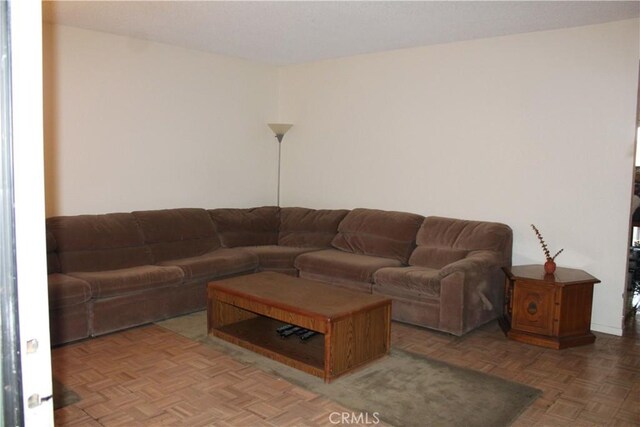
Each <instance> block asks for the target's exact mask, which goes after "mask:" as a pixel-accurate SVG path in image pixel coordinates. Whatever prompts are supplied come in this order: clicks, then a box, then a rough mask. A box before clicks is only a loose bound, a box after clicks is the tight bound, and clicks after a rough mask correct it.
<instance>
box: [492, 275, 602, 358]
mask: <svg viewBox="0 0 640 427" xmlns="http://www.w3.org/2000/svg"><path fill="white" fill-rule="evenodd" d="M502 270H503V271H504V273H505V275H506V282H505V308H504V317H503V318H502V320H501V322H500V325H501V326H502V328H503V330H504V331H505V334H506V335H507V337H509V338H510V339H513V340H515V341H520V342H524V343H527V344H533V345H539V346H542V347H549V348H554V349H562V348H566V347H574V346H578V345H583V344H591V343H593V342H594V341H595V339H596V337H595V336H594V335H593V334H592V333H591V330H590V328H591V304H592V299H593V285H594V284H596V283H600V280H598V279H596V278H595V277H593V276H592V275H590V274H588V273H586V272H584V271H582V270H576V269H572V268H563V267H558V268H557V270H556V272H555V273H554V274H545V271H544V267H543V266H542V265H522V266H514V267H503V268H502Z"/></svg>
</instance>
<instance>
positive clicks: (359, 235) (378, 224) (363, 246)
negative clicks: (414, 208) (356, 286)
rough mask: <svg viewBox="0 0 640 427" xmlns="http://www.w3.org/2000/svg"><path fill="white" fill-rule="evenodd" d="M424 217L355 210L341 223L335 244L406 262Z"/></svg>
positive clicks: (348, 250) (347, 250) (343, 247)
mask: <svg viewBox="0 0 640 427" xmlns="http://www.w3.org/2000/svg"><path fill="white" fill-rule="evenodd" d="M423 220H424V217H423V216H421V215H417V214H412V213H406V212H393V211H381V210H376V209H354V210H352V211H351V212H349V213H348V214H347V216H345V218H344V219H343V220H342V222H340V225H339V226H338V234H337V235H336V236H335V237H334V239H333V241H332V242H331V244H332V246H333V247H335V248H337V249H340V250H342V251H346V252H352V253H355V254H363V255H372V256H379V257H384V258H392V259H397V260H398V261H400V262H402V263H405V264H406V263H407V260H408V259H409V256H410V255H411V251H413V248H414V247H415V239H416V232H417V231H418V229H419V228H420V225H421V224H422V221H423Z"/></svg>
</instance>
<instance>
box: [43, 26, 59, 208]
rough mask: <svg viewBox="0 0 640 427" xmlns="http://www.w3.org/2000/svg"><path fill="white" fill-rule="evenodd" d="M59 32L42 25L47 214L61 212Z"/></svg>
mask: <svg viewBox="0 0 640 427" xmlns="http://www.w3.org/2000/svg"><path fill="white" fill-rule="evenodd" d="M56 37H57V34H56V32H55V31H53V30H52V29H51V28H50V27H49V26H48V25H44V26H43V28H42V51H43V63H42V67H43V76H42V80H43V81H42V84H43V88H42V89H43V103H44V108H43V116H44V117H43V119H44V141H43V142H44V189H45V214H46V216H47V217H50V216H54V215H56V214H57V212H59V204H60V197H59V190H58V189H59V188H60V187H59V179H58V177H59V146H58V119H59V117H58V112H57V111H56V105H57V104H58V64H57V59H56V58H57V57H58V55H57V52H56V51H55V49H56V46H57V43H56Z"/></svg>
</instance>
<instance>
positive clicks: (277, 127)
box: [267, 123, 293, 207]
mask: <svg viewBox="0 0 640 427" xmlns="http://www.w3.org/2000/svg"><path fill="white" fill-rule="evenodd" d="M267 126H269V127H270V128H271V130H272V131H273V133H274V134H275V135H276V139H277V140H278V195H277V203H278V207H280V167H281V161H282V138H284V134H285V133H287V131H288V130H289V129H291V126H293V125H292V124H288V123H268V124H267Z"/></svg>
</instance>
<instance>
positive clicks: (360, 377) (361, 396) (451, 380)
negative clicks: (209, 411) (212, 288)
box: [157, 311, 541, 427]
mask: <svg viewBox="0 0 640 427" xmlns="http://www.w3.org/2000/svg"><path fill="white" fill-rule="evenodd" d="M157 324H158V325H159V326H162V327H164V328H166V329H169V330H171V331H174V332H176V333H178V334H180V335H183V336H185V337H188V338H190V339H193V340H197V341H200V342H202V343H205V344H206V345H209V346H211V347H213V348H215V349H216V350H219V351H222V352H225V353H227V354H229V355H230V356H232V357H233V358H234V359H236V360H239V361H240V362H242V363H246V364H248V365H253V366H257V367H259V368H260V369H262V370H264V371H267V372H270V373H272V374H273V375H276V376H278V377H281V378H284V379H286V380H287V381H290V382H291V383H293V384H296V385H299V386H301V387H303V388H305V389H307V390H311V391H313V392H315V393H318V394H321V395H324V396H326V397H328V398H330V399H331V400H334V401H335V402H338V403H340V404H341V405H343V406H345V407H347V408H350V409H352V410H353V411H354V412H356V413H360V412H364V413H368V414H369V417H370V419H371V418H372V417H373V415H374V413H376V414H378V415H377V416H378V417H379V418H380V419H381V420H383V421H385V422H386V423H389V424H391V425H394V426H398V427H401V426H402V427H410V426H420V427H422V426H427V425H428V426H465V427H471V426H479V427H487V426H491V427H499V426H508V425H510V424H511V423H512V422H513V421H514V420H515V419H516V418H517V417H518V416H519V415H520V414H521V413H522V412H523V411H524V410H525V409H526V408H527V407H528V406H529V405H530V404H531V403H532V402H533V401H534V400H535V399H536V398H537V397H538V396H539V395H540V393H541V392H540V390H537V389H535V388H532V387H529V386H526V385H523V384H518V383H515V382H511V381H507V380H504V379H502V378H498V377H494V376H490V375H487V374H484V373H481V372H476V371H472V370H469V369H464V368H459V367H456V366H452V365H449V364H447V363H444V362H441V361H438V360H433V359H430V358H427V357H424V356H419V355H416V354H412V353H409V352H406V351H402V350H398V349H392V350H391V353H390V355H389V356H387V357H384V358H382V359H379V360H378V361H375V362H373V363H371V364H370V365H368V366H366V367H364V368H361V369H359V370H356V371H355V372H353V373H351V374H348V375H345V376H343V377H340V378H339V379H337V380H335V381H334V382H332V383H330V384H325V383H324V382H323V381H322V379H320V378H317V377H314V376H312V375H309V374H306V373H304V372H301V371H298V370H297V369H293V368H290V367H289V366H286V365H283V364H281V363H278V362H276V361H273V360H271V359H269V358H266V357H264V356H261V355H259V354H256V353H253V352H251V351H249V350H246V349H244V348H242V347H238V346H236V345H233V344H230V343H227V342H226V341H223V340H220V339H218V338H214V337H208V336H207V330H206V329H207V320H206V312H204V311H201V312H197V313H193V314H189V315H186V316H181V317H177V318H173V319H169V320H165V321H162V322H158V323H157ZM274 333H275V331H274Z"/></svg>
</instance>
